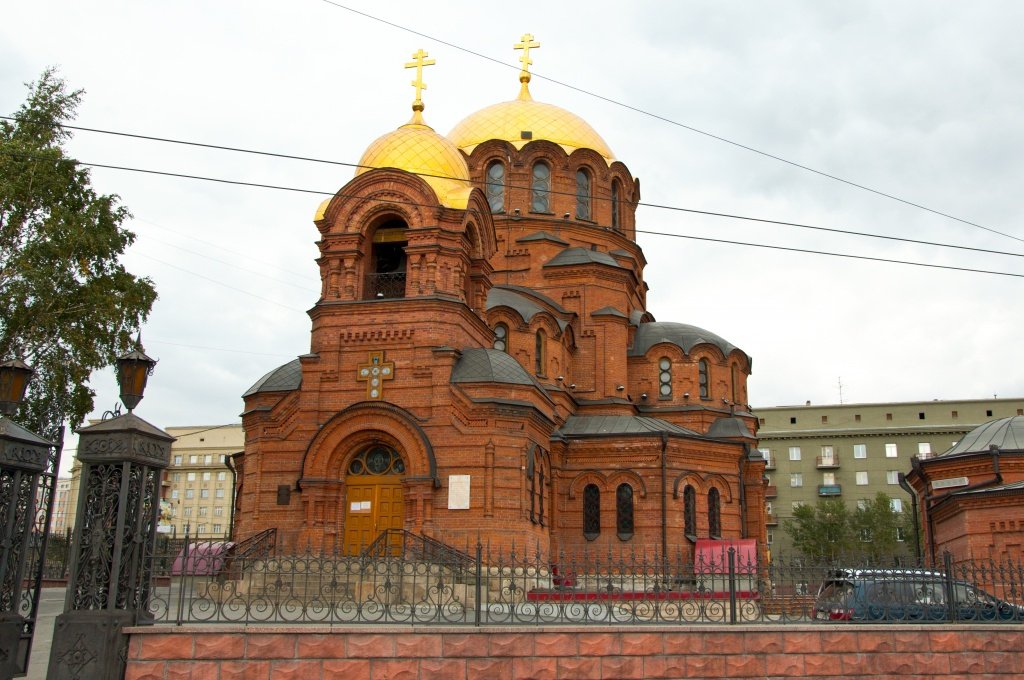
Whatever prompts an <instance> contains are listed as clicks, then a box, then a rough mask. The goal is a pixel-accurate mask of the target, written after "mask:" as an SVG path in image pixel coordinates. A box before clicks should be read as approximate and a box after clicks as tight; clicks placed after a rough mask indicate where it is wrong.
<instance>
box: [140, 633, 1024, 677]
mask: <svg viewBox="0 0 1024 680" xmlns="http://www.w3.org/2000/svg"><path fill="white" fill-rule="evenodd" d="M131 636H132V637H131V645H130V649H129V659H128V672H127V675H126V680H172V679H179V678H192V679H193V680H199V679H203V680H205V679H207V678H209V679H210V680H242V679H245V680H289V679H291V678H301V680H321V679H322V678H323V679H326V678H334V677H342V678H345V680H359V679H361V678H372V680H421V679H422V680H456V679H457V680H470V679H475V678H486V679H487V680H524V679H527V678H535V679H537V680H544V679H551V680H561V679H563V678H565V679H568V678H573V679H574V680H584V679H593V680H607V679H611V678H616V679H621V680H627V679H634V678H635V679H639V678H644V679H647V678H772V679H773V680H786V679H788V678H794V679H795V678H851V677H868V676H874V677H878V678H890V677H896V676H900V677H901V678H904V680H926V679H929V678H962V677H967V676H970V677H971V678H1002V677H1005V678H1019V677H1022V676H1024V626H1009V625H992V626H969V627H963V626H961V627H957V626H903V625H900V626H894V625H888V626H867V625H864V626H861V625H857V626H852V625H844V626H826V625H815V626H795V625H794V626H777V627H765V626H757V627H754V626H735V627H732V626H731V627H728V628H725V627H721V626H702V627H693V628H688V629H678V628H671V629H667V628H662V627H659V628H649V629H642V630H637V629H636V628H622V629H606V628H601V629H594V628H588V629H567V628H532V627H531V628H501V629H484V630H481V629H474V628H445V629H437V628H434V629H431V630H422V629H411V628H408V627H402V628H384V627H372V628H371V627H363V628H350V629H344V630H339V629H336V628H335V629H331V628H329V627H326V626H323V627H312V626H303V627H292V628H285V627H274V628H270V627H267V628H249V629H246V628H244V627H234V626H217V627H214V626H206V627H199V626H192V627H184V628H171V627H168V626H157V627H150V628H135V629H132V631H131Z"/></svg>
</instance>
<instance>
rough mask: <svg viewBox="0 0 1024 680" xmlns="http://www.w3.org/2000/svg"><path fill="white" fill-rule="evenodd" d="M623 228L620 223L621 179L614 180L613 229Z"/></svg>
mask: <svg viewBox="0 0 1024 680" xmlns="http://www.w3.org/2000/svg"><path fill="white" fill-rule="evenodd" d="M621 228H622V225H621V224H620V223H619V180H614V181H613V182H612V229H614V230H616V231H618V230H619V229H621Z"/></svg>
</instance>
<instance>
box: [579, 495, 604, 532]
mask: <svg viewBox="0 0 1024 680" xmlns="http://www.w3.org/2000/svg"><path fill="white" fill-rule="evenodd" d="M600 535H601V490H600V489H599V488H597V485H596V484H587V486H586V487H584V489H583V536H584V538H586V539H587V540H588V541H593V540H594V539H595V538H597V537H598V536H600Z"/></svg>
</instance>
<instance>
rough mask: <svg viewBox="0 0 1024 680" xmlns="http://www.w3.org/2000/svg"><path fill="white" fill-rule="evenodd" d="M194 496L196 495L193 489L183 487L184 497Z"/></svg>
mask: <svg viewBox="0 0 1024 680" xmlns="http://www.w3.org/2000/svg"><path fill="white" fill-rule="evenodd" d="M195 497H196V492H195V489H185V498H195Z"/></svg>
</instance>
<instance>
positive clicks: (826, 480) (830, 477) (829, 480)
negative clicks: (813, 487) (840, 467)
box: [821, 472, 836, 486]
mask: <svg viewBox="0 0 1024 680" xmlns="http://www.w3.org/2000/svg"><path fill="white" fill-rule="evenodd" d="M821 483H822V484H823V485H825V486H832V485H833V484H835V483H836V473H834V472H822V473H821Z"/></svg>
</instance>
